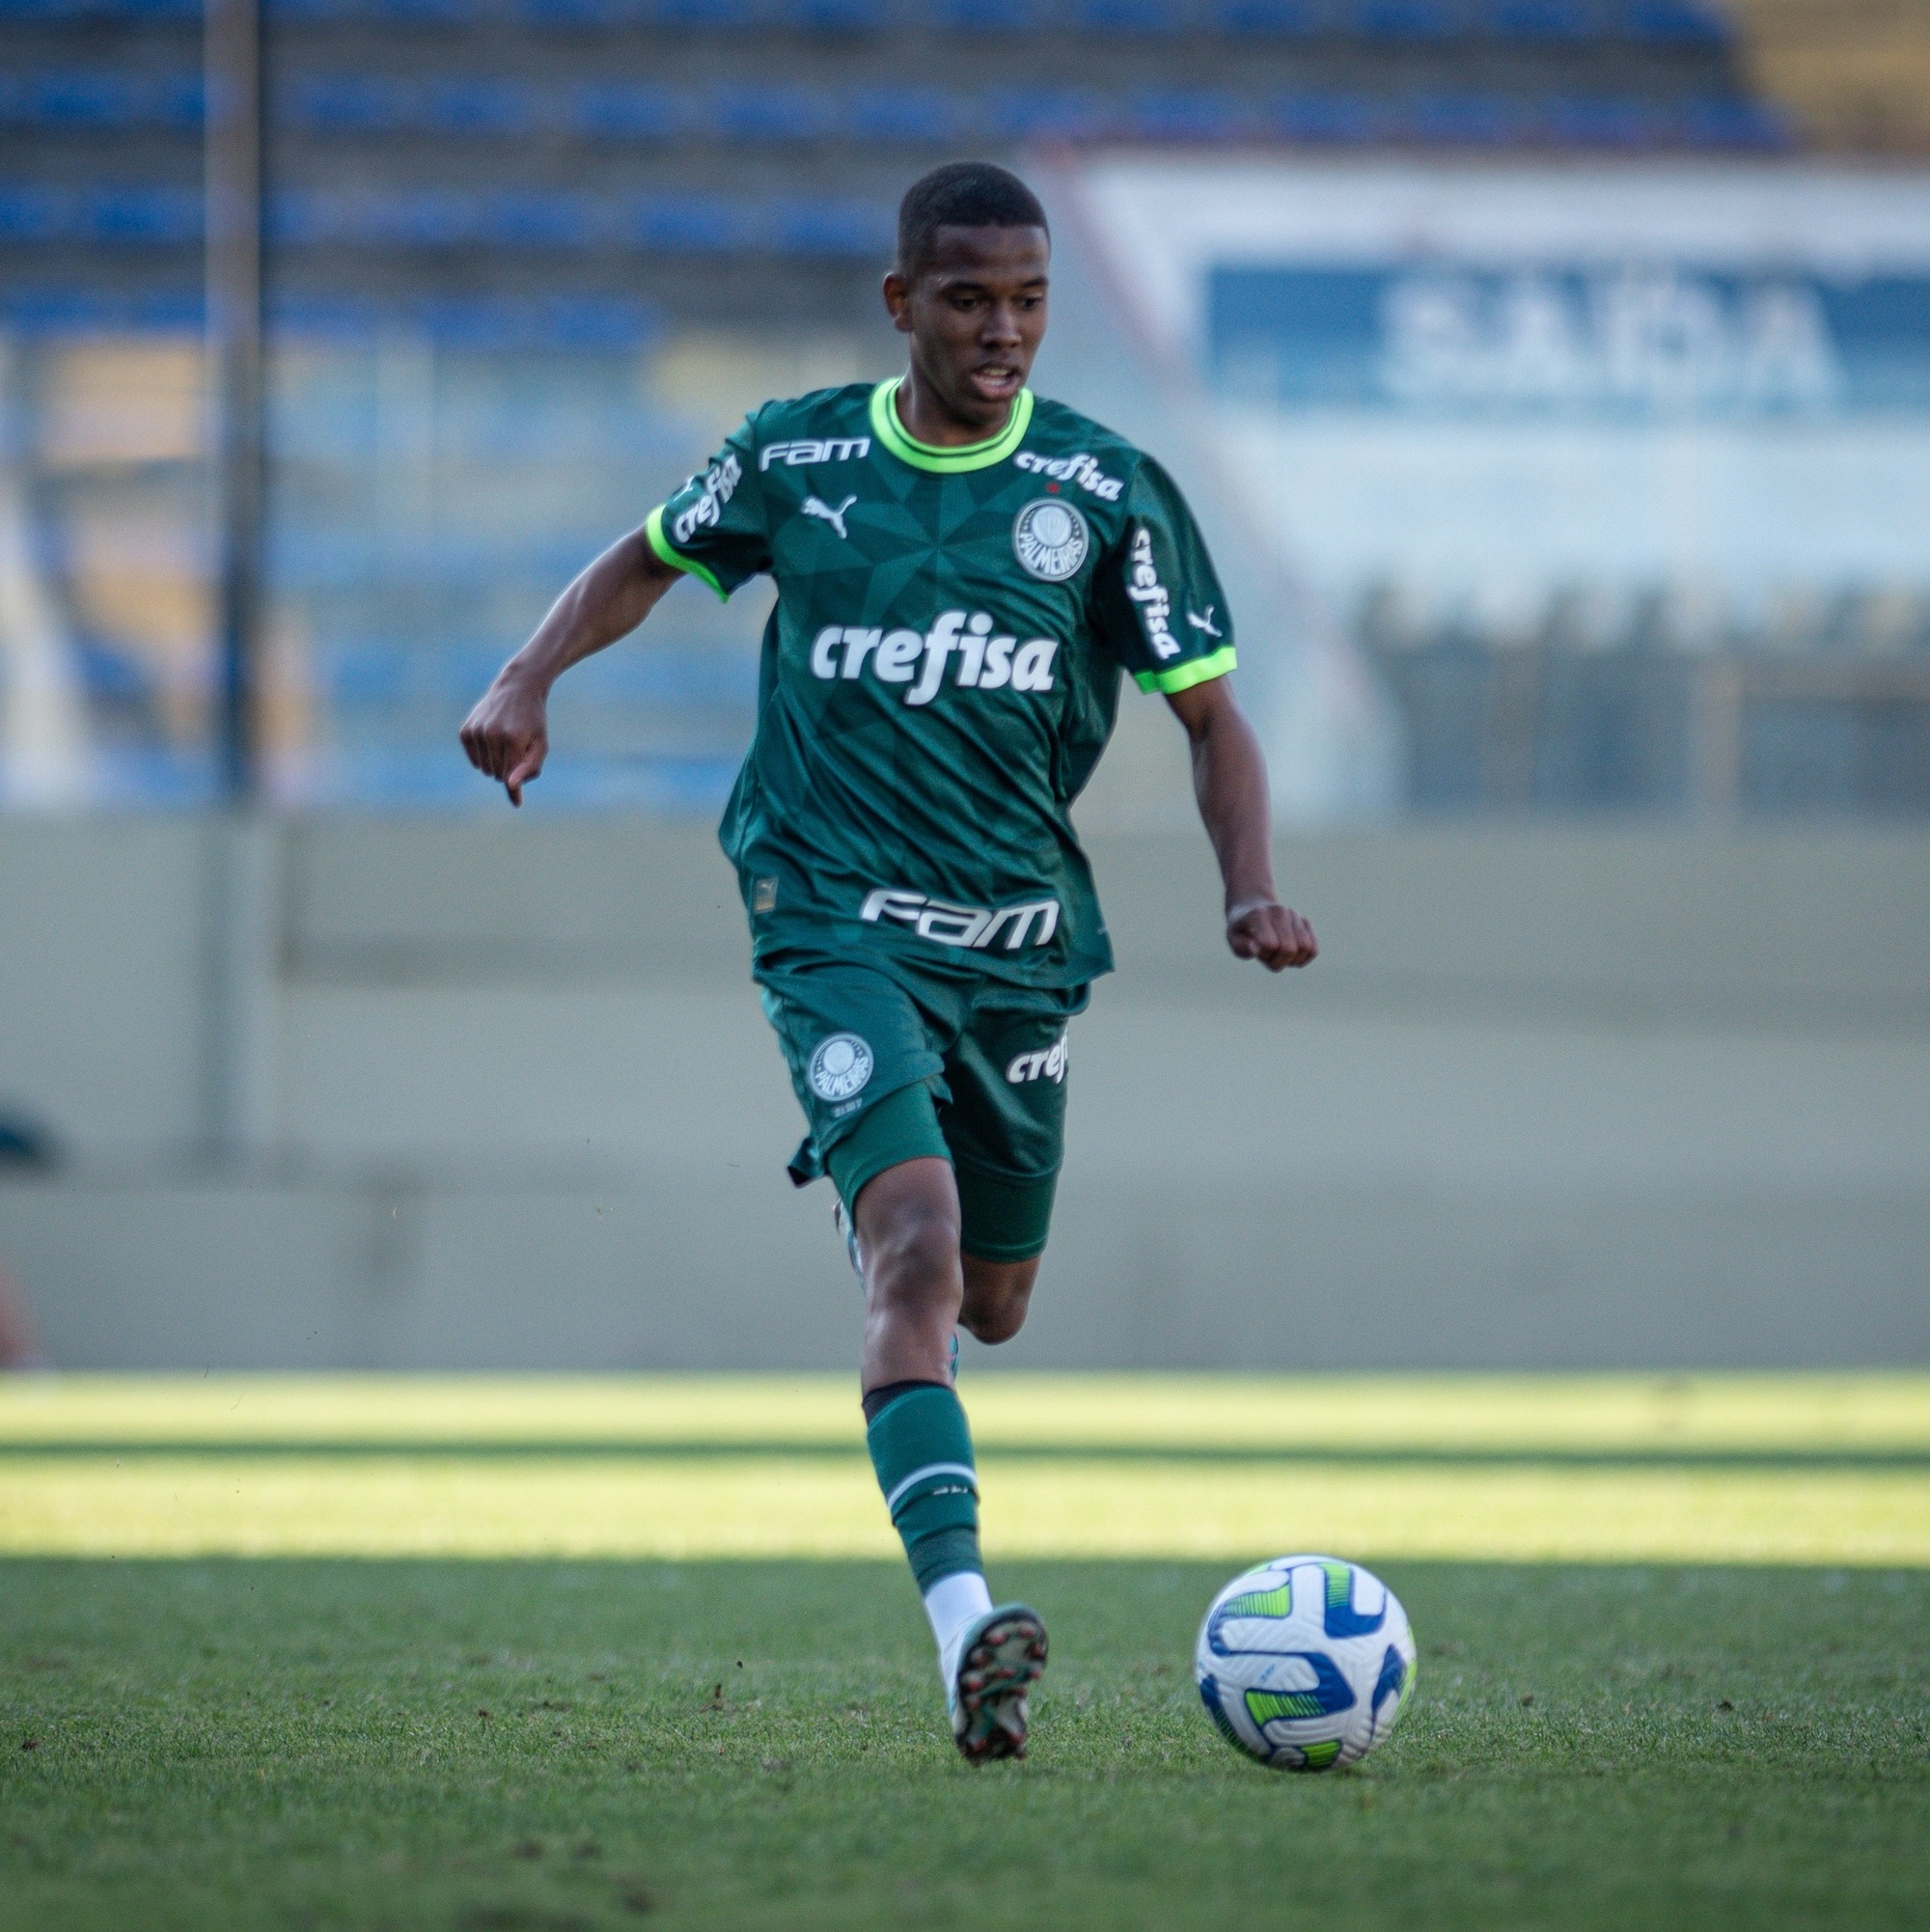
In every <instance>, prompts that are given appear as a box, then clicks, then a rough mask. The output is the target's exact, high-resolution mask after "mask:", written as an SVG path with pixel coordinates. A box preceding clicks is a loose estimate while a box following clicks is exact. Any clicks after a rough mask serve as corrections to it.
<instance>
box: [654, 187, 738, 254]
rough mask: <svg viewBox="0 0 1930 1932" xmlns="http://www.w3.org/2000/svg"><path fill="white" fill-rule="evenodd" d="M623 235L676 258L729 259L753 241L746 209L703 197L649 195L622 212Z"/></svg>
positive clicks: (734, 204)
mask: <svg viewBox="0 0 1930 1932" xmlns="http://www.w3.org/2000/svg"><path fill="white" fill-rule="evenodd" d="M621 225H622V230H623V233H624V235H626V236H627V238H628V239H629V240H631V241H633V242H636V243H638V244H639V245H641V246H642V247H645V248H659V249H662V250H664V251H665V253H667V254H673V255H727V254H729V253H731V251H732V250H733V249H737V248H741V247H744V246H746V245H748V244H749V243H750V242H751V241H752V240H753V239H754V234H753V230H752V225H751V223H750V221H749V219H748V218H747V211H746V209H745V208H744V207H742V206H741V205H740V204H737V203H733V202H726V201H721V200H719V199H717V198H716V197H715V196H704V195H647V196H642V197H639V198H638V199H637V200H635V201H633V202H631V203H630V204H629V206H628V207H626V208H625V209H624V210H623V211H622V216H621Z"/></svg>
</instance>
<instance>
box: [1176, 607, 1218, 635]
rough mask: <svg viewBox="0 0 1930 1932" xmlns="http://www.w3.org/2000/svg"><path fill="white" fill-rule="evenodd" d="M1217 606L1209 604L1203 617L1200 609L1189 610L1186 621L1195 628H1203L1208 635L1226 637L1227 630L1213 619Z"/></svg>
mask: <svg viewBox="0 0 1930 1932" xmlns="http://www.w3.org/2000/svg"><path fill="white" fill-rule="evenodd" d="M1217 608H1218V607H1217V606H1216V605H1213V604H1208V605H1207V606H1206V615H1205V616H1204V617H1203V618H1202V617H1201V616H1200V615H1199V612H1198V611H1188V612H1187V613H1186V621H1187V622H1188V623H1190V624H1191V625H1192V626H1193V628H1194V629H1195V630H1203V631H1204V632H1205V633H1206V635H1207V636H1208V637H1225V636H1226V632H1225V631H1223V630H1222V629H1221V628H1220V626H1219V625H1218V624H1216V623H1215V622H1214V621H1213V613H1214V611H1215V609H1217Z"/></svg>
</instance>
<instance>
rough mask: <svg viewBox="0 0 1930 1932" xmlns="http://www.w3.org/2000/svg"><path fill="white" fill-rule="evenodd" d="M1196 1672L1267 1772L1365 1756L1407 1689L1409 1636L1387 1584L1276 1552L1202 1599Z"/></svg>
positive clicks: (1204, 1692) (1348, 1567)
mask: <svg viewBox="0 0 1930 1932" xmlns="http://www.w3.org/2000/svg"><path fill="white" fill-rule="evenodd" d="M1193 1671H1194V1675H1195V1677H1196V1678H1197V1679H1198V1681H1199V1697H1200V1699H1201V1701H1202V1702H1203V1703H1204V1704H1205V1706H1206V1710H1207V1713H1208V1715H1209V1716H1210V1717H1211V1718H1212V1720H1213V1722H1214V1723H1215V1724H1216V1725H1219V1727H1220V1729H1221V1731H1222V1733H1223V1734H1224V1735H1225V1737H1226V1739H1227V1743H1229V1744H1233V1745H1237V1746H1238V1747H1239V1749H1240V1750H1242V1751H1244V1752H1245V1753H1247V1754H1248V1755H1249V1756H1250V1757H1256V1758H1258V1759H1259V1761H1260V1762H1261V1763H1262V1764H1264V1765H1267V1766H1269V1767H1270V1768H1271V1769H1273V1770H1275V1771H1331V1770H1332V1769H1333V1768H1334V1767H1335V1766H1336V1765H1337V1764H1353V1763H1356V1762H1358V1761H1359V1760H1360V1759H1361V1758H1363V1757H1365V1756H1366V1754H1367V1753H1368V1752H1370V1751H1371V1750H1373V1748H1374V1746H1375V1745H1377V1744H1379V1743H1380V1741H1381V1740H1382V1739H1383V1738H1384V1737H1386V1736H1387V1734H1388V1732H1389V1731H1391V1730H1392V1728H1393V1726H1394V1722H1395V1720H1396V1719H1397V1718H1398V1717H1399V1716H1400V1714H1401V1711H1402V1710H1403V1708H1404V1707H1405V1706H1406V1703H1407V1699H1408V1697H1409V1696H1410V1694H1411V1693H1412V1692H1413V1690H1414V1637H1413V1634H1412V1633H1411V1632H1410V1631H1409V1629H1408V1627H1407V1613H1406V1612H1405V1611H1404V1610H1402V1609H1401V1607H1400V1601H1399V1599H1398V1598H1397V1597H1396V1596H1395V1595H1394V1593H1393V1592H1392V1590H1391V1589H1389V1588H1388V1587H1387V1586H1386V1585H1385V1584H1384V1583H1382V1582H1381V1581H1380V1579H1379V1578H1378V1577H1376V1576H1373V1575H1372V1574H1370V1573H1369V1572H1368V1571H1366V1570H1364V1569H1362V1568H1361V1566H1360V1565H1359V1564H1358V1563H1346V1562H1340V1561H1338V1560H1337V1559H1335V1558H1333V1557H1276V1558H1275V1559H1274V1560H1273V1561H1272V1562H1270V1563H1262V1564H1261V1565H1260V1566H1259V1567H1258V1568H1257V1569H1253V1570H1249V1571H1247V1572H1246V1574H1245V1575H1244V1576H1237V1577H1235V1578H1234V1579H1233V1581H1232V1582H1231V1583H1229V1584H1228V1585H1227V1587H1226V1588H1225V1589H1223V1590H1222V1591H1221V1592H1220V1594H1219V1595H1218V1596H1216V1597H1215V1598H1214V1599H1213V1601H1212V1603H1211V1605H1210V1606H1209V1607H1208V1608H1207V1612H1206V1620H1205V1621H1204V1622H1203V1623H1202V1624H1201V1625H1200V1626H1199V1642H1198V1643H1197V1644H1196V1645H1195V1646H1194V1652H1193Z"/></svg>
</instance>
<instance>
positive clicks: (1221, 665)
mask: <svg viewBox="0 0 1930 1932" xmlns="http://www.w3.org/2000/svg"><path fill="white" fill-rule="evenodd" d="M684 567H685V568H686V569H688V568H690V567H691V566H688V565H686V566H684ZM1232 668H1233V647H1232V646H1231V645H1230V644H1223V645H1222V646H1221V647H1220V649H1218V650H1216V651H1214V652H1213V653H1212V655H1211V656H1209V657H1196V658H1195V659H1194V660H1193V661H1192V662H1191V663H1190V664H1175V665H1174V666H1173V667H1172V670H1171V671H1135V672H1134V673H1133V681H1134V683H1136V684H1137V685H1138V686H1139V687H1140V689H1141V690H1142V691H1162V692H1164V693H1166V695H1167V696H1169V697H1171V696H1172V693H1173V692H1175V691H1190V690H1191V689H1192V688H1193V686H1194V685H1196V684H1204V683H1205V682H1206V681H1207V680H1208V679H1209V678H1212V677H1224V676H1226V675H1227V672H1229V671H1230V670H1232Z"/></svg>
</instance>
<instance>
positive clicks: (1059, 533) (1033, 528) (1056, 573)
mask: <svg viewBox="0 0 1930 1932" xmlns="http://www.w3.org/2000/svg"><path fill="white" fill-rule="evenodd" d="M1091 544H1092V539H1091V538H1090V536H1089V535H1088V533H1087V529H1086V519H1085V518H1084V517H1083V516H1081V515H1080V514H1079V512H1078V511H1076V510H1074V509H1073V507H1072V506H1071V505H1070V504H1069V503H1061V502H1059V501H1058V500H1057V499H1056V498H1053V497H1049V496H1042V497H1040V498H1038V500H1037V501H1036V502H1034V503H1029V504H1027V505H1026V507H1025V508H1024V509H1023V510H1022V511H1019V513H1018V515H1017V516H1016V517H1014V518H1013V520H1012V553H1013V555H1014V556H1016V557H1017V558H1018V560H1019V563H1020V566H1022V567H1023V568H1024V570H1025V572H1026V574H1027V575H1028V576H1032V577H1038V578H1040V579H1042V580H1043V581H1044V582H1046V583H1048V584H1062V583H1063V582H1064V581H1065V579H1066V578H1067V577H1069V576H1071V575H1073V574H1074V572H1075V571H1077V569H1078V568H1079V566H1080V565H1082V564H1083V563H1085V561H1086V552H1087V551H1088V550H1089V549H1090V548H1091Z"/></svg>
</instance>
